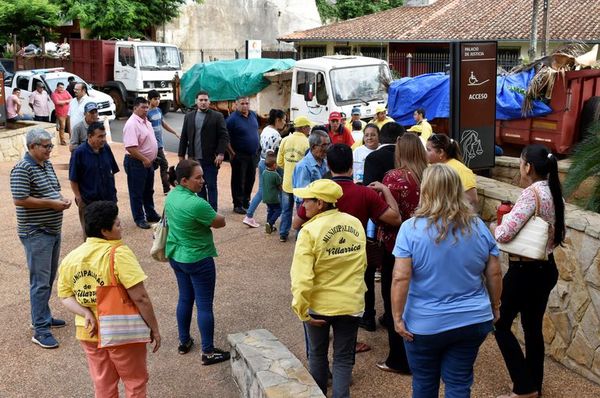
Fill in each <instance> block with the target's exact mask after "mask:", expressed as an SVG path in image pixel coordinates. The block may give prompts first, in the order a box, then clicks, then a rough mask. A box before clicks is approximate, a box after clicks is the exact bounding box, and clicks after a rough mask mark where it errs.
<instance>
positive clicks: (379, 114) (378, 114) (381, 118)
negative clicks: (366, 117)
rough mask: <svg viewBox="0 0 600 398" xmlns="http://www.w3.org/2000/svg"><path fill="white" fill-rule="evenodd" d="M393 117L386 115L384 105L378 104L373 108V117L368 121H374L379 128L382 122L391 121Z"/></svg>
mask: <svg viewBox="0 0 600 398" xmlns="http://www.w3.org/2000/svg"><path fill="white" fill-rule="evenodd" d="M393 121H394V119H392V118H391V117H389V116H388V115H387V109H385V106H384V105H378V106H377V108H375V117H374V118H373V119H371V121H370V122H369V123H374V124H376V125H377V127H379V130H381V128H382V127H383V125H384V124H386V123H389V122H393Z"/></svg>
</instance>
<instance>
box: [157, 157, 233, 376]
mask: <svg viewBox="0 0 600 398" xmlns="http://www.w3.org/2000/svg"><path fill="white" fill-rule="evenodd" d="M171 174H173V173H171ZM174 174H175V175H174V176H173V175H171V176H170V178H171V183H172V184H175V181H176V183H177V185H176V187H175V189H174V190H172V191H171V192H170V193H169V196H167V200H166V202H165V216H166V218H167V222H168V225H169V233H168V235H167V244H166V248H165V252H166V256H167V257H168V258H169V263H170V264H171V267H172V268H173V270H174V271H175V276H176V277H177V285H178V287H179V301H178V302H177V328H178V331H179V343H180V345H179V353H180V354H187V353H188V352H189V351H190V350H191V348H192V346H193V345H194V340H193V339H192V338H191V337H190V324H191V321H192V311H193V308H194V300H195V301H196V307H197V309H198V328H199V329H200V335H201V337H202V365H212V364H215V363H219V362H223V361H226V360H228V359H229V352H226V351H222V350H220V349H218V348H215V347H214V345H213V335H214V315H213V298H214V292H215V279H216V272H215V262H214V259H213V257H216V256H217V250H216V248H215V243H214V241H213V236H212V230H211V228H223V227H224V226H225V217H223V216H222V215H220V214H217V213H216V212H215V211H214V210H213V208H212V207H211V206H210V204H209V203H208V202H207V201H206V200H204V199H202V198H200V197H199V196H198V195H197V193H198V192H200V190H201V189H202V186H203V185H204V178H203V172H202V167H200V164H199V163H198V162H196V161H194V160H189V159H186V160H182V161H180V162H179V164H178V165H177V168H176V169H175V173H174Z"/></svg>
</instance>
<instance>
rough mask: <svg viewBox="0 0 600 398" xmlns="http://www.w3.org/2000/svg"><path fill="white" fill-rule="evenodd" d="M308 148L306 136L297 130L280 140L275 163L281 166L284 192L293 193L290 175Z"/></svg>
mask: <svg viewBox="0 0 600 398" xmlns="http://www.w3.org/2000/svg"><path fill="white" fill-rule="evenodd" d="M308 148H309V145H308V137H307V136H305V135H304V133H301V132H299V131H297V132H295V133H294V134H292V135H288V136H287V137H285V138H284V139H282V140H281V144H280V145H279V152H278V153H277V165H278V166H279V167H281V168H283V184H282V188H283V191H284V192H287V193H293V192H292V191H293V189H294V188H293V187H292V176H293V175H294V168H296V164H297V163H298V162H299V161H301V160H302V159H303V158H304V155H305V154H306V151H308Z"/></svg>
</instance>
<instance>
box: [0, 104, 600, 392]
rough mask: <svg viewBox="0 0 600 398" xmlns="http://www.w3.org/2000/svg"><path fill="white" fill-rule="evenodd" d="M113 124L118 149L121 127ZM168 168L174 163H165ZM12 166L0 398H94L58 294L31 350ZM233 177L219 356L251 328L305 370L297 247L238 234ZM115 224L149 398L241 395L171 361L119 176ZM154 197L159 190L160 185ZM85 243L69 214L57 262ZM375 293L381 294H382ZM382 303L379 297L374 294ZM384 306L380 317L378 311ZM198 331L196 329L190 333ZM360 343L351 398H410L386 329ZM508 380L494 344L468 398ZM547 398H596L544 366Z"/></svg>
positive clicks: (157, 283)
mask: <svg viewBox="0 0 600 398" xmlns="http://www.w3.org/2000/svg"><path fill="white" fill-rule="evenodd" d="M181 119H182V116H181V114H169V115H168V116H167V121H168V122H169V123H171V122H172V124H173V126H174V127H175V128H178V127H177V125H176V123H177V122H178V121H179V122H180V121H181ZM123 122H124V121H117V122H115V123H114V124H113V133H114V134H115V141H118V136H117V134H116V133H117V132H118V131H120V128H119V127H118V126H119V125H120V124H121V125H122V123H123ZM113 151H114V153H115V156H116V157H117V159H118V163H119V164H122V159H123V154H124V151H123V148H122V145H120V144H118V143H115V144H113ZM169 159H170V161H173V162H174V161H175V160H176V156H175V154H173V153H170V154H169ZM52 161H53V163H54V164H55V168H56V169H57V174H58V176H59V178H60V180H61V184H62V187H63V193H64V195H65V196H67V197H72V193H71V191H70V189H69V184H68V181H67V170H66V168H67V163H68V150H67V149H66V148H65V147H57V148H55V151H54V153H53V156H52ZM12 166H13V163H0V186H2V187H3V192H4V195H5V196H4V198H5V200H3V201H2V202H0V217H1V218H2V220H3V222H2V227H3V228H2V229H1V230H0V247H2V259H1V260H0V280H1V281H2V283H1V284H0V319H2V322H1V326H0V397H2V398H6V397H8V398H12V397H78V398H79V397H92V396H93V389H92V384H91V381H90V378H89V375H88V372H87V367H86V361H85V356H84V354H83V352H82V350H81V348H80V347H79V345H78V343H77V342H76V340H75V333H74V327H73V315H71V314H69V313H68V312H67V311H66V310H65V308H63V307H62V305H61V304H60V303H59V302H58V300H57V299H56V297H55V295H56V292H54V295H53V298H52V300H51V307H52V309H53V311H54V315H55V316H57V317H59V318H63V319H66V320H67V321H68V326H67V327H66V328H63V329H58V330H56V333H55V335H56V337H57V339H58V340H59V341H60V343H61V346H60V347H59V348H58V349H56V350H44V349H41V348H40V347H38V346H37V345H34V344H32V343H31V341H30V338H31V331H30V330H29V323H30V316H29V298H28V288H29V278H28V271H27V267H26V263H25V258H24V254H23V248H22V246H21V243H20V242H19V240H18V238H17V234H16V219H15V209H14V206H13V204H12V200H11V199H10V197H9V195H10V194H9V192H8V187H9V177H8V176H9V172H10V170H11V168H12ZM229 171H230V168H229V165H228V164H225V165H224V166H223V167H222V168H221V172H220V174H219V190H220V191H219V193H220V198H219V202H220V208H221V212H222V213H223V214H224V215H225V217H226V219H227V226H226V227H225V228H223V229H219V230H216V231H215V241H216V246H217V249H218V251H219V257H218V258H217V259H216V263H217V273H218V275H217V288H216V296H215V317H216V330H215V332H216V333H215V342H216V345H217V346H218V347H221V348H227V346H226V335H227V334H228V333H235V332H240V331H246V330H250V329H256V328H266V329H268V330H270V331H271V332H272V333H273V334H274V335H275V336H277V337H278V338H279V339H280V340H281V341H282V342H283V343H284V344H285V345H286V346H287V347H288V348H289V349H290V350H291V351H292V352H293V353H294V354H295V355H296V356H297V357H298V358H299V359H300V360H301V361H302V362H304V363H306V358H305V349H304V336H303V331H302V325H301V323H300V322H299V321H298V319H297V318H296V317H295V315H294V314H293V313H292V311H291V309H290V300H291V295H290V291H289V290H290V286H289V267H290V262H291V257H292V252H293V241H290V242H287V243H280V242H279V241H278V237H277V236H268V235H265V233H264V232H263V231H264V230H263V229H262V228H260V229H249V228H247V227H246V226H244V225H243V224H242V223H241V221H242V216H240V215H236V214H233V213H232V208H231V198H230V192H229V175H230V173H229ZM116 179H117V189H118V191H119V205H120V210H121V214H120V215H121V218H122V220H123V223H124V241H125V243H126V244H128V245H129V246H130V247H131V248H132V249H133V251H134V252H135V253H136V255H137V256H138V258H139V261H140V263H141V265H142V267H143V268H144V270H145V272H146V273H147V274H148V276H149V278H148V280H147V283H146V286H147V289H148V292H149V294H150V297H151V299H152V301H153V303H154V308H155V310H156V313H157V317H158V321H159V324H160V331H161V335H162V338H163V346H162V348H161V349H160V351H159V352H158V353H156V354H151V353H150V354H148V367H149V372H150V383H149V394H150V396H151V397H161V398H162V397H166V398H171V397H215V398H217V397H218V398H229V397H237V396H239V395H238V391H237V387H236V386H235V384H234V382H233V380H232V378H231V372H230V368H229V364H228V363H224V364H219V365H215V366H210V367H203V366H201V365H200V350H199V347H198V346H199V345H198V344H197V345H196V346H195V347H194V349H193V350H192V352H191V353H190V354H188V355H185V356H182V355H178V354H177V345H178V341H177V328H176V320H175V307H176V303H177V286H176V282H175V278H174V275H173V272H172V271H171V269H170V268H169V266H168V265H167V264H163V263H157V262H155V261H153V260H152V259H151V258H150V256H149V249H150V246H151V242H152V236H151V232H150V231H146V230H141V229H139V228H136V227H135V224H134V223H133V220H132V218H131V212H130V210H129V203H128V196H127V192H126V176H125V174H124V172H123V171H121V172H120V173H118V174H117V175H116ZM155 186H156V187H158V186H159V184H158V178H157V179H156V184H155ZM155 199H156V203H157V207H158V209H159V210H161V209H162V207H163V203H164V196H163V195H162V194H158V193H157V194H156V195H155ZM264 218H265V208H264V206H261V207H260V208H259V211H258V213H257V219H258V220H259V221H260V222H261V223H262V222H263V220H264ZM80 243H81V234H80V228H79V221H78V218H77V210H76V209H75V208H71V209H69V210H68V211H66V212H65V218H64V226H63V243H62V255H61V257H64V255H66V254H67V253H68V252H69V251H70V250H72V249H73V248H75V247H76V246H77V245H78V244H80ZM378 288H379V287H377V289H378ZM378 295H379V292H378ZM381 307H382V305H381V302H379V303H378V310H381ZM193 325H194V324H193ZM192 336H193V337H194V339H195V340H196V342H197V343H199V342H200V337H199V333H198V329H197V328H196V327H195V326H193V328H192ZM359 339H360V340H361V341H364V342H366V343H368V344H370V345H371V346H372V347H373V350H372V351H370V352H367V353H363V354H359V355H357V356H356V365H355V368H354V378H353V386H352V390H351V391H352V394H353V396H354V397H401V398H404V397H408V396H410V391H411V387H410V378H409V377H406V376H398V375H394V374H389V373H384V372H381V371H379V370H377V369H376V368H375V363H376V362H377V361H378V360H382V359H383V358H384V356H385V354H386V347H387V335H386V333H385V332H384V330H383V329H381V328H380V329H378V330H377V332H375V333H368V332H364V331H362V330H361V331H360V334H359ZM509 384H510V379H509V377H508V375H507V372H506V369H505V367H504V363H503V361H502V358H501V356H500V353H499V351H498V349H497V346H496V343H495V341H494V339H493V338H492V337H490V338H488V340H487V341H486V343H485V344H484V345H483V347H482V349H481V352H480V355H479V357H478V360H477V363H476V367H475V385H474V387H473V397H475V398H487V397H495V396H496V395H498V394H499V393H507V392H508V391H509ZM544 387H545V390H544V397H545V398H563V397H578V398H592V397H599V396H600V386H598V385H595V384H593V383H591V382H589V381H587V380H586V379H584V378H582V377H580V376H578V375H576V374H574V373H573V372H571V371H569V370H567V369H566V368H564V367H563V366H561V365H559V364H557V363H555V362H553V361H552V360H549V359H548V360H546V378H545V385H544Z"/></svg>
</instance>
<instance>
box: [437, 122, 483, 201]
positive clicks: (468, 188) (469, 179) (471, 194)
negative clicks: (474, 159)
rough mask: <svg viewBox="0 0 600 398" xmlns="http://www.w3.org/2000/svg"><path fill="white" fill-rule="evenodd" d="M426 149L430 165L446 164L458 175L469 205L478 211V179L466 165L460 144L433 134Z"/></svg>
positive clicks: (444, 136)
mask: <svg viewBox="0 0 600 398" xmlns="http://www.w3.org/2000/svg"><path fill="white" fill-rule="evenodd" d="M426 148H427V161H428V162H429V163H430V164H435V163H444V164H446V165H447V166H450V167H451V168H452V169H454V171H456V172H457V173H458V176H459V177H460V182H461V183H462V185H463V189H464V191H465V195H466V196H467V199H468V200H469V203H471V206H472V207H473V209H477V202H478V199H477V179H476V178H475V174H474V173H473V171H472V170H471V169H469V168H468V167H467V166H465V165H464V163H463V161H462V153H461V151H460V147H459V146H458V142H456V141H454V140H453V139H452V138H450V137H448V136H447V135H444V134H432V135H431V137H429V139H428V140H427V145H426Z"/></svg>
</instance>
